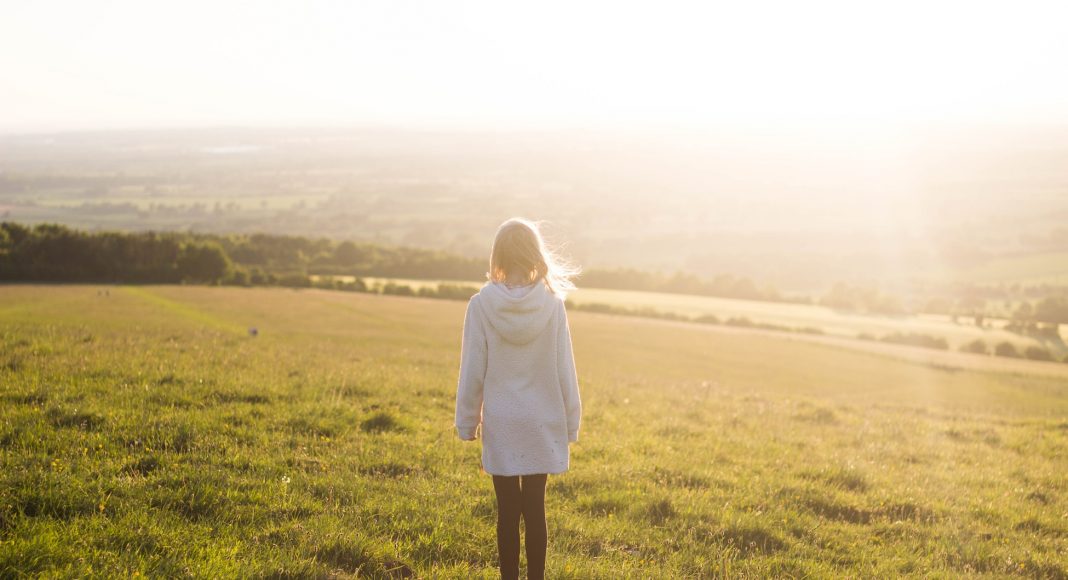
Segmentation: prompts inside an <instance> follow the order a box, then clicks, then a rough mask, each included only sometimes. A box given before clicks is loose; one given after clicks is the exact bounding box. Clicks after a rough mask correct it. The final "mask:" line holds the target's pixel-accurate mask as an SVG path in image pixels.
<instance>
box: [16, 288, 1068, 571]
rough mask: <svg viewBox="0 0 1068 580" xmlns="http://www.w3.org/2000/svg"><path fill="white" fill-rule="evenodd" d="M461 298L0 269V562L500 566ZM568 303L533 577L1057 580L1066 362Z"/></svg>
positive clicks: (1064, 554)
mask: <svg viewBox="0 0 1068 580" xmlns="http://www.w3.org/2000/svg"><path fill="white" fill-rule="evenodd" d="M464 306H465V305H464V303H463V302H457V301H447V300H425V299H418V298H406V297H397V296H381V295H375V294H360V293H347V292H334V291H325V290H310V289H306V290H288V289H277V288H213V287H197V286H128V287H116V286H110V287H106V286H32V285H9V286H0V449H2V456H0V457H2V459H0V577H23V576H60V577H73V576H77V577H84V576H104V577H114V576H127V577H129V576H135V575H146V576H149V575H151V576H187V575H188V576H195V577H234V576H242V577H248V576H254V577H276V578H284V577H324V578H325V577H372V578H398V577H400V578H403V577H418V578H479V577H482V578H493V577H496V568H495V565H496V545H495V535H494V527H493V524H494V518H495V505H494V497H493V490H492V485H491V482H490V478H489V476H487V475H486V474H484V473H481V472H480V469H479V444H478V443H477V442H475V443H465V442H461V441H459V440H458V439H457V437H456V435H455V431H454V429H453V426H452V419H453V404H454V392H455V381H456V377H457V370H458V363H459V341H460V330H461V325H462V321H463V313H464ZM569 316H570V320H571V329H572V334H573V339H574V344H575V356H576V363H577V366H578V370H579V379H580V388H581V392H582V400H583V404H584V409H585V410H584V419H583V425H582V430H581V433H580V436H579V441H578V442H577V443H575V444H573V446H572V464H571V471H569V472H568V473H566V474H563V475H559V476H552V477H550V478H549V486H548V494H547V509H548V514H549V516H548V517H549V522H548V523H549V542H550V547H549V558H548V569H547V574H548V576H549V577H551V578H689V577H693V578H708V577H739V578H749V577H751V578H758V577H760V578H763V577H780V578H789V577H795V578H803V577H900V576H916V577H935V578H938V577H945V578H957V577H962V576H963V577H1004V576H1021V577H1037V578H1066V577H1068V377H1066V376H1064V375H1063V374H1056V373H1040V372H1029V371H1028V369H1029V368H1035V369H1038V368H1046V366H1048V367H1050V368H1054V367H1056V368H1060V367H1063V366H1064V365H1057V364H1056V363H1039V362H1029V361H1017V363H1019V364H1016V365H1015V366H1008V365H1006V366H1005V367H999V366H997V365H996V364H991V365H988V368H982V369H979V368H969V367H964V366H947V365H944V364H932V363H930V362H925V361H923V360H909V359H904V358H900V357H893V356H889V355H887V354H885V353H881V352H876V351H862V350H857V349H852V348H844V347H842V346H841V345H836V344H833V343H831V342H817V341H810V340H799V339H797V338H796V337H790V336H785V335H783V336H776V335H775V334H773V333H767V332H760V331H750V330H747V329H737V328H725V327H721V326H712V325H698V324H685V323H676V322H670V321H662V320H653V319H643V318H635V317H618V316H610V315H604V314H597V313H591V312H583V311H576V312H572V313H571V314H570V315H569ZM250 328H255V329H256V331H257V335H256V336H252V335H251V334H250V332H249V329H250ZM854 342H855V341H854ZM954 354H960V353H954ZM961 356H967V355H961ZM977 358H978V357H977ZM987 360H991V361H994V359H990V358H989V357H988V358H987ZM994 362H996V361H994ZM1024 362H1027V364H1026V365H1025V364H1023V363H1024ZM1027 365H1038V366H1027ZM1042 365H1046V366H1042Z"/></svg>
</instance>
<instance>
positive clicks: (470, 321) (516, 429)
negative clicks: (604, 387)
mask: <svg viewBox="0 0 1068 580" xmlns="http://www.w3.org/2000/svg"><path fill="white" fill-rule="evenodd" d="M581 417H582V403H581V401H580V400H579V390H578V376H577V374H576V372H575V358H574V355H573V354H572V352H571V332H570V329H569V328H568V323H567V313H566V311H565V310H564V302H563V301H562V300H560V299H559V298H557V297H556V296H555V295H554V294H553V293H552V292H551V291H550V290H549V289H548V288H547V287H546V286H545V284H543V283H540V282H539V283H536V284H534V285H533V286H532V287H529V290H526V289H524V290H523V291H517V290H516V289H509V288H507V287H506V286H504V285H503V284H493V283H487V284H486V285H485V286H483V287H482V290H480V291H479V293H478V294H476V295H475V296H474V297H472V298H471V301H470V302H468V304H467V315H466V317H465V318H464V332H463V346H462V349H461V354H460V380H459V384H458V386H457V392H456V429H457V432H458V434H459V436H460V438H461V439H472V438H473V437H474V436H475V430H476V428H477V427H478V425H479V424H480V423H481V424H482V466H483V468H484V469H485V470H486V472H487V473H490V474H493V475H529V474H534V473H563V472H564V471H567V468H568V462H569V455H568V442H569V441H577V440H578V431H579V421H580V420H581Z"/></svg>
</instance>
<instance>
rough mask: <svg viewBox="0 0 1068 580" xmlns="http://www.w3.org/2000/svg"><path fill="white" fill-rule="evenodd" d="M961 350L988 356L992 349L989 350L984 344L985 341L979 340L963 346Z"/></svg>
mask: <svg viewBox="0 0 1068 580" xmlns="http://www.w3.org/2000/svg"><path fill="white" fill-rule="evenodd" d="M960 350H961V352H973V353H975V354H987V353H989V352H990V349H989V348H987V346H986V343H985V342H983V339H981V338H977V339H975V340H973V341H971V342H969V343H968V344H965V345H963V346H961V347H960Z"/></svg>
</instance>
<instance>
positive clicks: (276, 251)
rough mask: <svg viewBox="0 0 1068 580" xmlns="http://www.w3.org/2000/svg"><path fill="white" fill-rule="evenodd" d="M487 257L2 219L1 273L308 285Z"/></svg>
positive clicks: (442, 268)
mask: <svg viewBox="0 0 1068 580" xmlns="http://www.w3.org/2000/svg"><path fill="white" fill-rule="evenodd" d="M484 272H485V264H484V263H483V261H482V260H475V259H471V258H464V257H460V256H455V255H451V254H446V253H443V252H435V251H430V250H419V249H410V248H385V247H380V246H375V245H372V244H357V243H354V242H341V243H337V242H334V241H332V240H328V239H308V238H302V237H299V236H273V235H267V234H254V235H210V234H189V233H175V232H171V233H153V232H147V233H120V232H102V233H90V232H83V231H78V230H73V229H70V228H67V227H64V226H60V225H52V224H42V225H37V226H32V227H30V226H24V225H21V224H16V223H10V222H4V223H0V280H2V281H25V282H95V283H102V282H103V283H163V284H172V283H178V282H192V283H199V284H219V283H228V284H237V285H259V284H284V285H287V286H294V287H299V286H308V285H310V281H309V280H308V277H309V275H313V274H324V275H335V274H345V275H356V276H382V277H394V278H424V279H425V278H442V279H459V280H465V279H466V280H476V279H479V278H481V277H482V276H483V273H484Z"/></svg>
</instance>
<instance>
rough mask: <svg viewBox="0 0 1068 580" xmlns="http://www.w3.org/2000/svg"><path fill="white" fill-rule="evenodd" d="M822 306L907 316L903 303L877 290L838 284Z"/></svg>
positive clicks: (821, 302)
mask: <svg viewBox="0 0 1068 580" xmlns="http://www.w3.org/2000/svg"><path fill="white" fill-rule="evenodd" d="M820 304H822V305H824V306H827V307H830V308H834V309H835V310H849V311H853V312H870V313H874V314H891V315H893V314H905V313H906V312H907V311H906V310H905V307H904V306H903V305H902V304H901V301H900V300H898V299H897V298H895V297H893V296H888V295H885V294H882V293H881V292H879V290H878V289H876V288H871V287H863V286H852V285H849V284H846V283H845V282H836V283H835V284H834V286H832V287H831V289H830V291H828V292H827V294H825V295H824V296H823V297H822V298H821V299H820Z"/></svg>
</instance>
